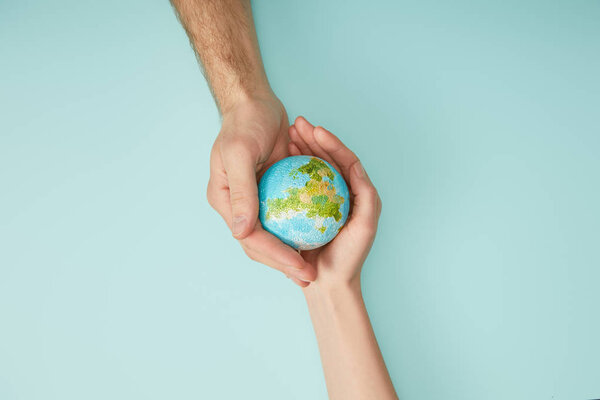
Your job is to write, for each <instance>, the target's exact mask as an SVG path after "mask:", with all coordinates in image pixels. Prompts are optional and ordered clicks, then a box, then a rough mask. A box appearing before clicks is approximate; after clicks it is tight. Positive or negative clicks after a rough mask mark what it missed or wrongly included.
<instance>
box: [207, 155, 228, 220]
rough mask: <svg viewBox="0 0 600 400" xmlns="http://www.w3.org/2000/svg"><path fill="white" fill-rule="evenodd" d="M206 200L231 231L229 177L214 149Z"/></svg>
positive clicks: (211, 157)
mask: <svg viewBox="0 0 600 400" xmlns="http://www.w3.org/2000/svg"><path fill="white" fill-rule="evenodd" d="M206 198H207V200H208V203H209V204H210V206H211V207H212V208H214V209H215V211H217V212H218V213H219V215H220V216H221V217H222V218H223V219H224V220H225V223H226V224H227V226H228V227H229V229H231V205H230V204H229V186H228V184H227V175H226V174H225V170H224V169H223V164H222V163H221V157H220V156H219V155H218V151H217V150H215V149H214V148H213V150H212V151H211V154H210V179H209V180H208V185H207V188H206Z"/></svg>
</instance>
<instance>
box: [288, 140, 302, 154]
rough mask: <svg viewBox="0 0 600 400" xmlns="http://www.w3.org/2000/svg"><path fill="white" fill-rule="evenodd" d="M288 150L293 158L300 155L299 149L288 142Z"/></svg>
mask: <svg viewBox="0 0 600 400" xmlns="http://www.w3.org/2000/svg"><path fill="white" fill-rule="evenodd" d="M288 150H289V152H290V154H291V155H293V156H300V155H302V152H301V151H300V149H299V148H298V146H296V145H295V144H294V143H292V142H290V143H289V144H288Z"/></svg>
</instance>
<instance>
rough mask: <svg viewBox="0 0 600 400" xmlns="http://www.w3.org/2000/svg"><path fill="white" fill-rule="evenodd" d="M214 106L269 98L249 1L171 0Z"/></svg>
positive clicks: (228, 105)
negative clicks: (257, 97)
mask: <svg viewBox="0 0 600 400" xmlns="http://www.w3.org/2000/svg"><path fill="white" fill-rule="evenodd" d="M171 3H172V4H173V7H174V8H175V10H176V12H177V15H178V17H179V20H180V21H181V23H182V25H183V27H184V28H185V30H186V32H187V34H188V37H189V39H190V42H191V43H192V46H193V47H194V50H195V52H196V55H197V57H198V59H199V60H200V62H201V63H202V65H203V67H204V73H205V76H206V78H207V80H208V82H209V85H210V87H211V90H212V92H213V95H214V97H215V100H216V102H217V105H218V106H219V109H220V110H221V112H225V111H226V110H227V109H228V108H229V107H231V106H233V105H234V104H235V103H236V102H237V101H239V100H241V99H245V98H248V97H252V96H254V95H264V94H267V95H268V94H270V93H271V91H270V87H269V84H268V81H267V77H266V74H265V71H264V67H263V64H262V60H261V57H260V51H259V47H258V41H257V38H256V31H255V29H254V21H253V19H252V8H251V6H250V1H249V0H171Z"/></svg>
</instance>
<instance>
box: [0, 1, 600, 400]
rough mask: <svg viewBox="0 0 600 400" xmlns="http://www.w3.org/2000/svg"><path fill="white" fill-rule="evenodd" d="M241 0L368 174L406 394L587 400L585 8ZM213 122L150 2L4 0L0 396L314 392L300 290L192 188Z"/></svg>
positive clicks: (592, 328)
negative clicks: (248, 253) (374, 190)
mask: <svg viewBox="0 0 600 400" xmlns="http://www.w3.org/2000/svg"><path fill="white" fill-rule="evenodd" d="M254 8H255V13H256V21H257V27H258V31H259V36H260V41H261V45H262V50H263V54H264V59H265V64H266V68H267V70H268V73H269V76H270V79H271V82H272V85H273V87H274V89H275V90H276V92H277V93H278V95H279V96H280V97H281V98H282V100H283V101H284V103H285V104H286V106H287V108H288V111H289V114H290V117H291V118H293V117H295V116H296V115H298V114H303V115H305V116H306V117H307V118H309V120H311V121H313V122H315V123H318V124H322V125H324V126H326V127H328V128H330V129H331V130H332V131H333V132H335V133H337V134H339V135H340V137H341V138H342V139H343V140H344V141H345V142H346V143H347V144H348V145H349V146H350V147H351V148H352V149H354V150H355V151H356V152H357V153H358V154H359V155H360V157H361V158H362V159H363V161H364V165H365V167H366V169H367V170H368V171H369V173H370V175H371V176H372V178H373V181H374V182H375V184H376V186H377V187H378V188H379V190H380V193H381V197H382V198H383V203H384V212H383V215H382V220H381V228H380V232H379V235H378V239H377V241H376V243H375V246H374V248H373V251H372V254H371V256H370V258H369V259H368V261H367V264H366V265H365V269H364V274H363V276H364V282H363V286H364V293H365V298H366V302H367V305H368V309H369V312H370V314H371V317H372V320H373V324H374V327H375V331H376V334H377V337H378V339H379V343H380V345H381V348H382V350H383V353H384V355H385V359H386V361H387V365H388V367H389V370H390V373H391V375H392V377H393V380H394V383H395V385H396V388H397V390H398V392H399V394H400V396H401V398H403V399H440V398H444V399H557V400H558V399H590V398H598V397H600V368H598V360H600V345H599V338H600V321H599V319H600V317H599V310H598V308H599V307H598V306H599V304H600V299H599V295H598V287H599V286H598V285H599V281H600V252H599V248H600V243H599V242H600V232H599V223H600V206H599V204H600V189H599V186H598V182H599V180H600V176H599V175H600V157H599V150H600V123H599V118H598V115H599V111H598V110H599V109H600V79H599V71H600V23H599V21H600V2H598V1H563V2H542V1H536V2H534V1H530V2H523V1H503V2H478V3H475V2H473V3H467V2H445V1H427V0H426V1H419V2H404V1H380V2H370V3H369V2H364V1H328V2H324V1H317V0H307V1H303V2H292V1H266V0H261V1H257V2H256V3H255V4H254ZM219 125H220V122H219V117H218V114H217V112H216V109H215V107H214V105H213V102H212V99H211V97H210V94H209V91H208V89H207V86H206V84H205V83H204V80H203V77H202V75H201V73H200V71H199V69H198V67H197V66H196V64H195V60H194V56H193V53H192V51H191V50H190V47H189V45H188V42H187V38H186V37H185V34H184V32H183V30H182V29H181V27H180V26H179V24H178V22H177V21H176V19H175V17H174V15H173V12H172V11H171V9H170V6H169V4H168V2H167V1H141V0H135V1H134V0H132V1H117V0H107V1H101V2H98V1H91V0H77V1H75V0H63V1H60V2H58V1H41V0H20V1H3V2H0V398H1V399H3V400H5V399H6V400H12V399H27V400H29V399H45V400H48V399H61V400H65V399H166V398H170V399H324V398H326V394H325V385H324V381H323V377H322V372H321V367H320V363H319V356H318V352H317V348H316V342H315V339H314V337H313V332H312V327H311V326H310V322H309V317H308V314H307V311H306V309H305V304H304V299H303V297H302V294H301V292H300V291H299V290H298V289H297V288H296V287H294V286H293V284H292V283H290V282H289V281H288V280H286V279H285V278H284V277H282V275H281V274H279V273H276V272H275V271H272V270H270V269H268V268H266V267H263V266H261V265H258V264H255V263H252V262H251V261H249V260H247V259H246V257H245V256H244V254H243V252H242V251H241V249H240V248H239V246H238V245H237V243H236V242H235V241H234V240H232V239H231V238H230V236H229V232H228V230H227V228H226V226H225V224H223V223H222V221H221V220H220V217H219V216H218V215H217V214H216V213H214V212H213V211H212V210H211V209H210V208H209V206H208V204H207V202H206V200H205V186H206V183H207V177H208V154H209V149H210V147H211V144H212V141H213V140H214V137H215V135H216V134H217V132H218V130H219Z"/></svg>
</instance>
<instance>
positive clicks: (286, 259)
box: [240, 223, 317, 282]
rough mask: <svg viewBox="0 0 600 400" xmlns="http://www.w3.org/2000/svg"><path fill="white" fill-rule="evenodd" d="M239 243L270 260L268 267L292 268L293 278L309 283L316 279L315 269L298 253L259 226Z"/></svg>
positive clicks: (281, 269) (282, 269)
mask: <svg viewBox="0 0 600 400" xmlns="http://www.w3.org/2000/svg"><path fill="white" fill-rule="evenodd" d="M258 225H260V223H258ZM240 242H241V243H242V245H243V246H244V248H247V249H249V250H251V251H253V252H254V253H256V254H257V255H259V256H261V257H263V258H264V257H268V258H269V259H271V260H272V262H270V263H269V264H268V265H270V266H273V267H274V268H276V269H279V270H280V271H284V270H287V269H288V268H292V269H293V270H294V271H293V272H294V276H295V277H297V278H299V279H301V280H303V281H309V282H312V281H314V280H315V279H316V277H317V271H316V269H315V268H314V267H313V266H312V265H311V264H309V263H307V262H306V261H305V260H304V259H303V258H302V256H301V255H300V254H298V252H296V251H295V250H294V249H292V248H291V247H290V246H288V245H286V244H285V243H283V242H282V241H281V240H279V239H277V238H276V237H275V236H273V235H271V234H270V233H269V232H267V231H265V230H264V229H263V228H262V227H260V226H257V227H256V229H255V230H254V231H253V232H252V233H251V234H250V235H248V237H246V238H245V239H243V240H241V241H240Z"/></svg>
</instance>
